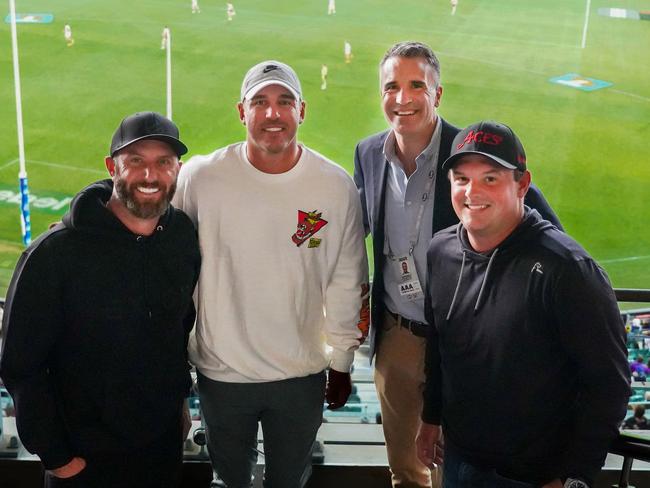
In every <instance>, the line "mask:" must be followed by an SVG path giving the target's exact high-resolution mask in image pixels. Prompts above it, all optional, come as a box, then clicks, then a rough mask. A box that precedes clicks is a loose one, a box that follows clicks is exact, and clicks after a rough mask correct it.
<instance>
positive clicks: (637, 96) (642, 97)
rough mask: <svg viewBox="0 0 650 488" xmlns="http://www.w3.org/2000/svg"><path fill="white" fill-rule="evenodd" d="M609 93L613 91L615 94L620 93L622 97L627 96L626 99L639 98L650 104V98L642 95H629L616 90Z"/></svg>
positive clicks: (612, 89) (611, 89)
mask: <svg viewBox="0 0 650 488" xmlns="http://www.w3.org/2000/svg"><path fill="white" fill-rule="evenodd" d="M609 91H612V92H614V93H620V94H621V95H625V96H626V97H633V98H638V99H639V100H643V101H644V102H650V98H648V97H644V96H641V95H636V94H634V93H628V92H625V91H622V90H616V89H614V88H610V90H609Z"/></svg>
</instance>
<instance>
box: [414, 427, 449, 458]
mask: <svg viewBox="0 0 650 488" xmlns="http://www.w3.org/2000/svg"><path fill="white" fill-rule="evenodd" d="M415 447H416V449H417V455H418V459H419V460H420V462H421V463H422V464H424V465H426V466H428V467H429V468H435V467H436V465H438V464H442V461H443V457H444V454H445V451H444V449H443V443H442V430H441V429H440V426H439V425H433V424H425V423H422V424H420V429H419V431H418V435H417V437H416V438H415Z"/></svg>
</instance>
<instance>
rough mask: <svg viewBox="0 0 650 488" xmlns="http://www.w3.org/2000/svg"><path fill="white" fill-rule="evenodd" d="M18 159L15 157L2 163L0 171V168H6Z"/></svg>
mask: <svg viewBox="0 0 650 488" xmlns="http://www.w3.org/2000/svg"><path fill="white" fill-rule="evenodd" d="M18 161H19V160H18V158H16V159H12V160H11V161H9V162H8V163H5V164H3V165H2V166H0V171H2V170H3V169H5V168H8V167H9V166H11V165H12V164H16V163H17V162H18Z"/></svg>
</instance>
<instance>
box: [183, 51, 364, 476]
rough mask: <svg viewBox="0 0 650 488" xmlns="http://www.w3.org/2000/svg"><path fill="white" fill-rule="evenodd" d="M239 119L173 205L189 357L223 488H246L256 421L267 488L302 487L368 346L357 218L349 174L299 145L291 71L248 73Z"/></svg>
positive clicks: (198, 159)
mask: <svg viewBox="0 0 650 488" xmlns="http://www.w3.org/2000/svg"><path fill="white" fill-rule="evenodd" d="M237 108H238V111H239V117H240V120H241V122H242V123H243V124H244V125H245V126H246V141H245V142H240V143H236V144H233V145H230V146H227V147H225V148H221V149H218V150H216V151H215V152H213V153H212V154H209V155H207V156H195V157H193V158H191V159H190V160H189V162H188V163H187V164H186V165H185V166H184V167H183V168H182V170H181V173H180V175H179V180H178V190H177V193H176V197H175V199H174V205H175V206H177V207H178V208H181V209H182V210H184V211H185V212H186V213H187V214H188V215H189V216H190V218H191V219H192V221H193V222H194V224H195V225H196V227H197V229H198V232H199V241H200V245H201V252H202V255H203V264H202V268H201V276H200V279H199V285H198V299H197V302H198V303H197V308H198V314H197V324H196V335H195V336H194V337H193V338H192V339H191V341H190V359H191V361H192V362H193V363H194V364H195V365H196V367H197V370H198V378H199V390H200V395H201V406H202V409H203V414H204V418H205V421H206V425H207V432H208V448H209V451H210V457H211V459H212V463H213V466H214V468H215V470H216V472H217V474H218V475H219V478H220V480H221V481H220V482H221V483H224V485H225V486H227V487H228V488H244V487H249V486H250V483H251V471H252V468H253V466H254V464H255V463H256V461H257V453H258V451H257V450H256V448H257V431H258V422H259V423H261V425H262V430H263V433H264V456H265V461H266V470H265V475H264V478H265V486H266V487H282V488H293V487H302V486H304V484H305V483H306V481H307V479H308V478H309V475H310V474H311V449H312V445H313V442H314V440H315V437H316V432H317V430H318V427H319V426H320V424H321V421H322V411H323V400H324V399H325V400H326V401H327V403H328V405H329V406H328V408H340V407H342V406H343V405H344V404H345V402H346V401H347V397H348V395H349V393H350V389H351V382H350V373H349V372H350V367H351V365H352V361H353V358H354V351H355V350H356V349H357V348H358V346H359V345H360V344H361V343H362V342H363V340H364V339H365V337H366V335H367V330H368V318H369V317H368V307H367V305H368V304H367V298H368V297H367V295H368V284H367V282H368V276H367V260H366V251H365V245H364V230H363V224H362V220H361V219H362V217H361V208H360V204H359V198H358V194H357V191H356V188H355V186H354V183H353V181H352V179H351V178H350V176H349V175H348V174H347V173H346V172H345V170H343V169H342V168H341V167H339V166H337V165H336V164H334V163H332V162H331V161H329V160H327V159H326V158H324V157H323V156H321V155H320V154H318V153H316V152H315V151H312V150H311V149H309V148H307V147H306V146H304V145H302V144H299V143H298V142H297V139H296V136H297V132H298V126H299V124H301V123H302V122H303V120H304V117H305V102H304V100H303V99H302V91H301V86H300V81H299V80H298V77H297V75H296V73H295V72H294V71H293V69H291V68H290V67H289V66H287V65H286V64H283V63H280V62H278V61H265V62H262V63H260V64H258V65H256V66H254V67H253V68H251V69H250V70H249V71H248V73H247V74H246V76H245V77H244V81H243V84H242V88H241V101H240V102H239V103H238V105H237ZM327 345H329V346H330V348H331V353H330V354H327V352H326V346H327ZM328 367H329V372H328V374H327V387H326V374H325V370H327V368H328Z"/></svg>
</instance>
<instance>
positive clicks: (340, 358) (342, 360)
mask: <svg viewBox="0 0 650 488" xmlns="http://www.w3.org/2000/svg"><path fill="white" fill-rule="evenodd" d="M353 361H354V351H337V350H336V349H334V350H333V351H332V355H331V360H330V368H332V369H335V370H336V371H340V372H341V373H349V372H350V368H351V367H352V362H353Z"/></svg>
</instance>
